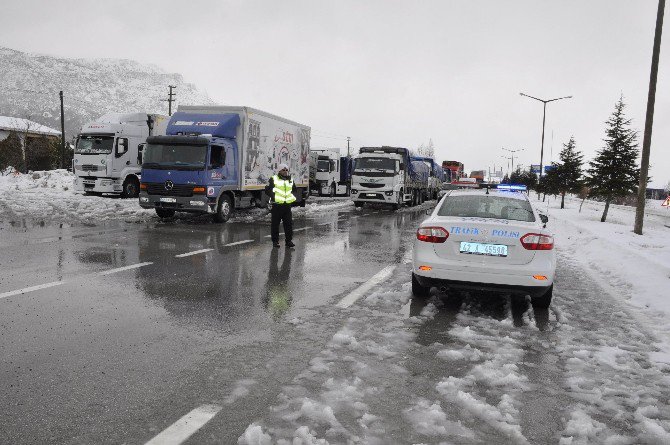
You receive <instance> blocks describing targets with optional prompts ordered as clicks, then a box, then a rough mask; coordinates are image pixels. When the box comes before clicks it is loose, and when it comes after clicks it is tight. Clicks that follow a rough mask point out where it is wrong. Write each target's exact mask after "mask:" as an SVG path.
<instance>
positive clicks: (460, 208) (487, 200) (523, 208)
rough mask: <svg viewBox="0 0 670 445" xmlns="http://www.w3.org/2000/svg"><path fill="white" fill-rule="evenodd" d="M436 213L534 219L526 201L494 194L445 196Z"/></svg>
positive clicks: (523, 219) (440, 214)
mask: <svg viewBox="0 0 670 445" xmlns="http://www.w3.org/2000/svg"><path fill="white" fill-rule="evenodd" d="M437 214H438V215H439V216H464V217H473V218H497V219H508V220H512V221H525V222H534V221H535V215H534V214H533V209H532V208H531V206H530V203H529V202H528V201H525V200H521V199H515V198H507V197H504V196H495V195H456V196H447V197H446V198H445V199H444V202H443V203H442V206H441V207H440V209H439V210H438V212H437Z"/></svg>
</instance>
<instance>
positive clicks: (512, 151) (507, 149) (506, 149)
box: [502, 147, 524, 172]
mask: <svg viewBox="0 0 670 445" xmlns="http://www.w3.org/2000/svg"><path fill="white" fill-rule="evenodd" d="M502 149H503V150H505V151H508V152H510V153H512V158H511V159H512V172H514V153H518V152H520V151H523V150H524V149H523V148H520V149H518V150H510V149H509V148H505V147H502ZM517 158H518V156H517Z"/></svg>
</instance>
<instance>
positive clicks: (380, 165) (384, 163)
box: [356, 158, 396, 171]
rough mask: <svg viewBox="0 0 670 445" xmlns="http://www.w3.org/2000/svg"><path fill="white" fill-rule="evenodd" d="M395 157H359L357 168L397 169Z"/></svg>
mask: <svg viewBox="0 0 670 445" xmlns="http://www.w3.org/2000/svg"><path fill="white" fill-rule="evenodd" d="M395 162H396V161H395V159H391V158H358V159H356V170H392V171H395Z"/></svg>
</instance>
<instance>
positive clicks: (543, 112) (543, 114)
mask: <svg viewBox="0 0 670 445" xmlns="http://www.w3.org/2000/svg"><path fill="white" fill-rule="evenodd" d="M519 94H520V95H522V96H526V97H530V98H531V99H535V100H539V101H540V102H542V103H543V104H544V109H543V111H542V144H541V145H540V178H542V170H543V168H542V160H543V159H544V124H545V121H546V117H547V103H549V102H554V101H556V100H561V99H571V98H572V96H563V97H556V98H554V99H546V100H545V99H539V98H537V97H533V96H529V95H528V94H524V93H519Z"/></svg>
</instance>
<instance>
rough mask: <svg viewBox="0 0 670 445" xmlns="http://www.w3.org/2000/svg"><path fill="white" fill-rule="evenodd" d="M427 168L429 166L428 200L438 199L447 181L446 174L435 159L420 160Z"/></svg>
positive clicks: (425, 158) (424, 158)
mask: <svg viewBox="0 0 670 445" xmlns="http://www.w3.org/2000/svg"><path fill="white" fill-rule="evenodd" d="M420 159H421V160H422V161H423V162H424V163H425V164H426V166H428V169H429V170H428V171H429V174H428V190H427V196H428V199H437V194H438V193H439V192H440V190H442V184H443V183H444V181H445V180H446V174H445V173H444V170H443V169H442V166H441V165H439V164H438V163H437V162H435V160H433V158H427V157H423V158H420Z"/></svg>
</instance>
